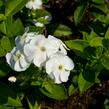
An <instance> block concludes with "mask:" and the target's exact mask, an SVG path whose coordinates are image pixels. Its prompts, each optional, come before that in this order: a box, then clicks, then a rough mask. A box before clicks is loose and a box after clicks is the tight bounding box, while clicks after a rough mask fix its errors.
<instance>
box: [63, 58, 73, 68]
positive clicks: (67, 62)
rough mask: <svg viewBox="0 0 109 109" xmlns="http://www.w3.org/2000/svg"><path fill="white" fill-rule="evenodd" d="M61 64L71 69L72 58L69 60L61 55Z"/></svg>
mask: <svg viewBox="0 0 109 109" xmlns="http://www.w3.org/2000/svg"><path fill="white" fill-rule="evenodd" d="M63 64H64V67H65V69H66V70H72V69H73V68H74V63H73V60H71V59H70V58H69V57H68V56H64V57H63Z"/></svg>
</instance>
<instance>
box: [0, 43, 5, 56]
mask: <svg viewBox="0 0 109 109" xmlns="http://www.w3.org/2000/svg"><path fill="white" fill-rule="evenodd" d="M5 54H6V52H5V50H4V49H3V48H2V46H1V44H0V57H2V56H4V55H5Z"/></svg>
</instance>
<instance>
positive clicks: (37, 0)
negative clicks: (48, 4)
mask: <svg viewBox="0 0 109 109" xmlns="http://www.w3.org/2000/svg"><path fill="white" fill-rule="evenodd" d="M26 8H29V9H33V10H36V9H41V8H42V0H29V1H28V2H27V4H26Z"/></svg>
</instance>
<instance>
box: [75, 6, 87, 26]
mask: <svg viewBox="0 0 109 109" xmlns="http://www.w3.org/2000/svg"><path fill="white" fill-rule="evenodd" d="M85 9H86V4H82V5H80V6H78V7H77V8H76V10H75V12H74V22H75V24H76V25H77V24H78V23H80V22H81V20H82V18H83V15H84V12H85Z"/></svg>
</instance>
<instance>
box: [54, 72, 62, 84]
mask: <svg viewBox="0 0 109 109" xmlns="http://www.w3.org/2000/svg"><path fill="white" fill-rule="evenodd" d="M53 75H54V77H55V80H54V81H55V83H57V84H60V83H62V82H61V80H60V73H59V72H57V71H54V72H53Z"/></svg>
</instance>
